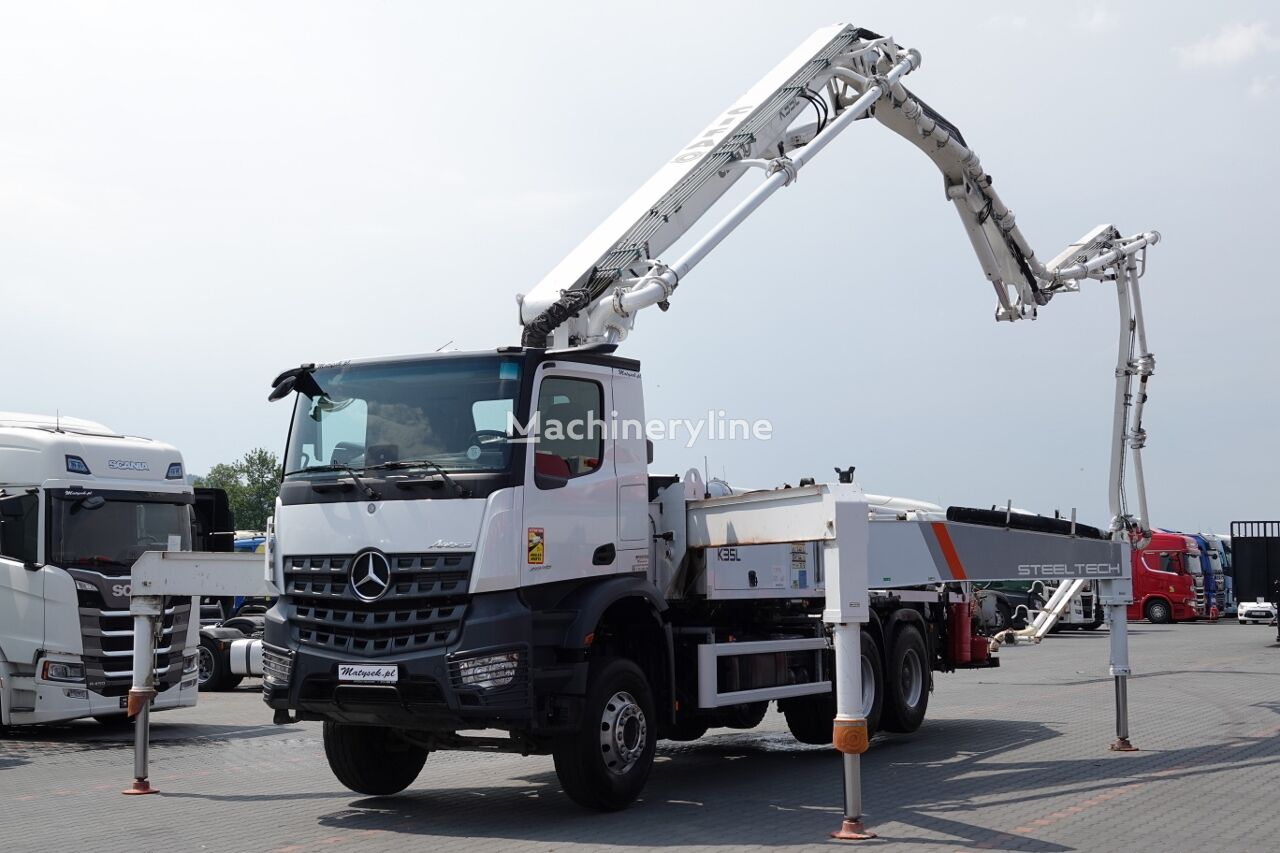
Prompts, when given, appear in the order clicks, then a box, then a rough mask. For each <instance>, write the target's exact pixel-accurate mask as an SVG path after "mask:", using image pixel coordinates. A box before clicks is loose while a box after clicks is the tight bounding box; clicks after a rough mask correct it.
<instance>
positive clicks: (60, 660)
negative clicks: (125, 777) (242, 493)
mask: <svg viewBox="0 0 1280 853" xmlns="http://www.w3.org/2000/svg"><path fill="white" fill-rule="evenodd" d="M193 502H194V492H193V489H192V487H191V486H190V485H189V484H188V483H187V481H186V473H185V471H184V468H183V462H182V455H181V454H180V453H179V452H178V451H177V450H176V449H175V448H173V447H172V446H170V445H168V444H162V443H160V442H157V441H152V440H150V439H146V438H137V437H134V436H125V435H120V434H119V433H117V432H115V431H114V430H111V429H109V428H107V427H105V426H103V425H102V424H98V423H93V422H91V421H86V420H80V419H76V418H66V417H44V416H39V415H27V414H13V413H0V725H5V726H12V725H21V724H25V723H52V722H60V721H66V720H73V719H76V718H80V717H95V718H98V719H100V720H102V721H104V722H111V721H121V722H123V721H124V720H125V719H126V717H125V701H126V700H125V697H126V694H127V692H128V690H129V686H130V683H131V680H132V676H133V664H132V654H133V619H132V617H131V616H130V614H129V573H130V568H131V567H132V565H133V562H134V561H135V560H136V559H137V558H138V557H139V556H140V555H141V554H142V552H143V551H148V550H153V551H154V550H159V551H163V550H167V549H180V550H188V549H190V547H191V536H192V505H193ZM198 630H199V620H198V619H197V618H195V617H194V615H193V613H192V607H191V600H190V599H172V600H170V601H168V602H167V603H166V606H165V611H164V619H163V624H162V636H161V639H160V642H159V643H158V644H157V645H158V647H157V655H156V665H155V679H156V683H157V685H158V687H159V693H158V695H157V696H156V698H155V702H154V705H153V707H154V708H155V709H157V710H162V709H165V708H176V707H179V706H185V705H194V704H195V702H196V691H197V688H196V669H197V661H196V646H197V642H198V640H197V632H198Z"/></svg>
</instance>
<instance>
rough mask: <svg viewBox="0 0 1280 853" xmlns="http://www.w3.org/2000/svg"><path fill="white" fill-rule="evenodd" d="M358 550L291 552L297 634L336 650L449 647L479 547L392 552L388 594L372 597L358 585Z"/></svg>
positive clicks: (376, 652)
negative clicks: (354, 571)
mask: <svg viewBox="0 0 1280 853" xmlns="http://www.w3.org/2000/svg"><path fill="white" fill-rule="evenodd" d="M355 556H356V555H354V554H346V555H323V556H306V557H285V559H284V586H285V588H284V592H285V601H286V603H288V604H289V605H292V611H293V614H292V616H291V618H290V622H291V623H292V634H293V639H294V640H296V641H297V642H298V643H300V644H302V645H308V646H317V647H320V648H324V649H329V650H332V651H336V652H342V653H350V654H356V655H365V656H371V657H372V656H382V655H388V654H396V653H399V652H410V651H422V650H423V649H433V648H439V647H442V646H448V645H450V644H452V643H454V642H456V641H457V639H458V634H459V633H460V632H461V630H462V621H463V618H464V617H465V615H466V610H467V602H468V600H469V596H468V594H467V590H468V589H469V588H470V585H471V567H472V564H473V563H474V561H475V556H474V555H473V554H386V555H384V556H385V557H386V558H387V562H388V563H389V564H390V567H391V581H390V584H389V585H388V587H387V591H386V593H384V594H383V595H382V597H381V598H379V599H378V600H376V601H373V602H365V601H361V600H360V599H359V598H357V597H356V596H355V593H354V592H353V591H352V589H351V564H352V562H353V560H354V559H355Z"/></svg>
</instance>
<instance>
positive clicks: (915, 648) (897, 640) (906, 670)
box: [880, 624, 931, 732]
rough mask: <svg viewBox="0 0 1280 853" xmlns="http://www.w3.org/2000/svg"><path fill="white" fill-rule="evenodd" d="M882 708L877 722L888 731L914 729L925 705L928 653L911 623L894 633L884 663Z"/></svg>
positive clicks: (917, 631) (927, 697)
mask: <svg viewBox="0 0 1280 853" xmlns="http://www.w3.org/2000/svg"><path fill="white" fill-rule="evenodd" d="M884 681H885V691H884V692H885V697H884V712H883V714H882V715H881V717H880V720H881V725H882V726H883V728H884V730H885V731H888V732H914V731H915V730H916V729H918V728H920V724H921V723H923V722H924V715H925V712H926V711H927V710H928V709H929V687H930V682H931V678H930V670H929V655H928V651H927V650H926V648H925V644H924V637H922V636H921V635H920V630H919V629H918V628H916V627H915V626H914V625H910V624H908V625H903V626H902V627H900V628H899V629H898V630H897V632H896V633H895V635H894V638H893V646H892V651H891V652H890V653H889V659H888V665H887V666H886V667H885V679H884Z"/></svg>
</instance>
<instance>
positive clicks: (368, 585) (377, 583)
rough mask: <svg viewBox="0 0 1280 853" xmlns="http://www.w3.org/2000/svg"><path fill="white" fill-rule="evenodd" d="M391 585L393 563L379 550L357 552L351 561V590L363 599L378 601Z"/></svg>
mask: <svg viewBox="0 0 1280 853" xmlns="http://www.w3.org/2000/svg"><path fill="white" fill-rule="evenodd" d="M390 586H391V564H390V563H389V562H387V558H386V557H384V556H382V555H381V554H379V553H378V552H377V551H365V552H364V553H363V554H357V555H356V558H355V560H354V561H353V562H352V563H351V591H352V592H354V593H355V594H356V598H358V599H360V600H361V601H377V600H378V599H379V598H382V596H383V594H384V593H385V592H386V591H387V589H388V588H389V587H390Z"/></svg>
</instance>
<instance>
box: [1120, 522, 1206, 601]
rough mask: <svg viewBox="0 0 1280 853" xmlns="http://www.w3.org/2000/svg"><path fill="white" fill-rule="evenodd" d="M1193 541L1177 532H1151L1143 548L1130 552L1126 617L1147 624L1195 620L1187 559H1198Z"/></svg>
mask: <svg viewBox="0 0 1280 853" xmlns="http://www.w3.org/2000/svg"><path fill="white" fill-rule="evenodd" d="M1199 559H1200V557H1199V548H1198V547H1197V546H1196V545H1195V540H1194V539H1188V538H1187V537H1186V536H1183V535H1182V534H1180V533H1152V534H1151V541H1150V542H1148V543H1147V547H1145V548H1143V549H1142V550H1140V551H1138V550H1135V551H1134V552H1133V603H1132V604H1130V605H1129V609H1128V614H1127V615H1128V618H1129V619H1130V620H1131V621H1133V620H1138V619H1146V620H1148V621H1150V622H1156V623H1166V622H1184V621H1187V620H1191V619H1196V618H1197V617H1199V616H1200V615H1202V614H1200V613H1199V612H1198V611H1197V610H1196V593H1195V585H1194V584H1193V582H1192V579H1191V573H1190V571H1189V568H1188V567H1189V566H1190V565H1191V563H1190V562H1189V561H1190V560H1199Z"/></svg>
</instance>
